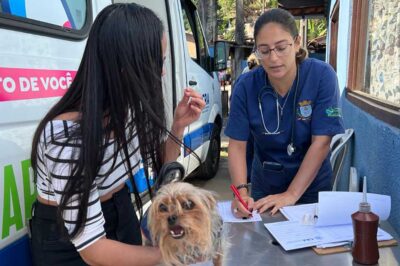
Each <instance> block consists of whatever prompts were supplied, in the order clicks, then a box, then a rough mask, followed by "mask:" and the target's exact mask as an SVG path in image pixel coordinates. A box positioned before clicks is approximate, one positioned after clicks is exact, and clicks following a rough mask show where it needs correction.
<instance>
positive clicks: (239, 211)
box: [231, 195, 254, 218]
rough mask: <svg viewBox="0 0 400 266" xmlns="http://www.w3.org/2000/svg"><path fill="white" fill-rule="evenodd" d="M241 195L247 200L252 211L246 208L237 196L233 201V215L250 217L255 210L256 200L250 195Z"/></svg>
mask: <svg viewBox="0 0 400 266" xmlns="http://www.w3.org/2000/svg"><path fill="white" fill-rule="evenodd" d="M241 197H242V199H243V201H244V202H246V204H247V206H248V207H249V210H250V211H248V210H246V208H245V207H244V206H243V204H242V203H240V201H239V200H238V199H237V198H236V197H235V198H234V199H233V200H232V203H231V211H232V213H233V216H235V217H236V218H243V217H246V218H247V217H250V216H251V214H252V212H253V205H254V200H253V198H252V197H250V196H248V195H245V196H243V195H241Z"/></svg>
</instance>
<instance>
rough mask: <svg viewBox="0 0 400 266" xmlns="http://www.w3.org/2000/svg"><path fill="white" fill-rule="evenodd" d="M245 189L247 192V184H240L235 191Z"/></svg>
mask: <svg viewBox="0 0 400 266" xmlns="http://www.w3.org/2000/svg"><path fill="white" fill-rule="evenodd" d="M242 188H245V189H246V190H247V192H248V191H249V184H240V185H239V186H237V187H236V189H237V190H239V189H242Z"/></svg>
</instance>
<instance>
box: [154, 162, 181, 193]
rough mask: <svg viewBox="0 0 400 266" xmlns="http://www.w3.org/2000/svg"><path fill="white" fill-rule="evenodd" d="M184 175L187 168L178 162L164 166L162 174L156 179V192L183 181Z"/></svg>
mask: <svg viewBox="0 0 400 266" xmlns="http://www.w3.org/2000/svg"><path fill="white" fill-rule="evenodd" d="M184 175H185V168H184V167H183V165H182V164H180V163H178V162H169V163H166V164H164V165H163V166H162V167H161V169H160V173H159V174H158V175H157V177H156V182H155V184H154V191H155V192H157V191H158V190H159V189H160V188H161V187H162V186H164V185H166V184H169V183H174V182H178V181H182V179H183V177H184Z"/></svg>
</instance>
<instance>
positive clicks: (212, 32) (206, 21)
mask: <svg viewBox="0 0 400 266" xmlns="http://www.w3.org/2000/svg"><path fill="white" fill-rule="evenodd" d="M195 4H197V7H198V12H199V17H200V21H201V24H202V25H203V30H204V34H205V37H206V40H207V43H209V44H211V43H214V42H215V41H216V40H217V38H218V31H217V0H198V1H195Z"/></svg>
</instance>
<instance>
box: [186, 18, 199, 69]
mask: <svg viewBox="0 0 400 266" xmlns="http://www.w3.org/2000/svg"><path fill="white" fill-rule="evenodd" d="M183 24H184V27H185V34H186V43H187V46H188V49H189V55H190V57H191V58H192V59H193V60H194V61H197V46H196V41H195V38H194V33H193V31H192V27H191V25H190V22H189V19H188V17H187V16H186V12H183Z"/></svg>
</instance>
